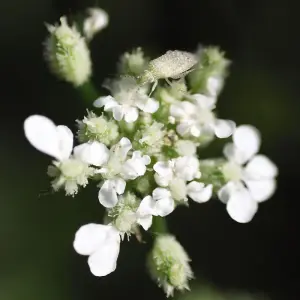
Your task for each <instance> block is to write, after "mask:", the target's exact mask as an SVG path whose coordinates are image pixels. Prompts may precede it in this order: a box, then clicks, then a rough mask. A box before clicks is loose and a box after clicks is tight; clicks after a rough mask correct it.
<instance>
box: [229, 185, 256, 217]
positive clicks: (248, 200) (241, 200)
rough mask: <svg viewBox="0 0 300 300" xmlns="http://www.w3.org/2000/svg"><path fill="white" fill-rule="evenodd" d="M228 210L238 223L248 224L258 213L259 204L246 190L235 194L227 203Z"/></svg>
mask: <svg viewBox="0 0 300 300" xmlns="http://www.w3.org/2000/svg"><path fill="white" fill-rule="evenodd" d="M226 209H227V212H228V214H229V215H230V217H231V218H232V219H233V220H235V221H236V222H239V223H248V222H250V221H251V220H252V218H253V217H254V215H255V213H256V212H257V209H258V204H257V202H256V201H255V200H254V199H253V198H252V197H251V196H250V194H249V192H248V191H247V190H246V189H244V190H242V191H239V192H236V193H233V195H232V196H231V197H230V199H229V200H228V202H227V205H226Z"/></svg>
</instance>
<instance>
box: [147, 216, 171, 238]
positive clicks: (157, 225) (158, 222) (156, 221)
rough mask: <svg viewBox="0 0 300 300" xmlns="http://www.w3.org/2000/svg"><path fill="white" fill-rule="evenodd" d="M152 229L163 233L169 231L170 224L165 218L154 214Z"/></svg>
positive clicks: (154, 232) (155, 232) (153, 231)
mask: <svg viewBox="0 0 300 300" xmlns="http://www.w3.org/2000/svg"><path fill="white" fill-rule="evenodd" d="M151 231H152V233H153V234H155V235H158V234H163V233H167V232H168V226H167V222H166V219H165V218H162V217H155V216H153V221H152V227H151Z"/></svg>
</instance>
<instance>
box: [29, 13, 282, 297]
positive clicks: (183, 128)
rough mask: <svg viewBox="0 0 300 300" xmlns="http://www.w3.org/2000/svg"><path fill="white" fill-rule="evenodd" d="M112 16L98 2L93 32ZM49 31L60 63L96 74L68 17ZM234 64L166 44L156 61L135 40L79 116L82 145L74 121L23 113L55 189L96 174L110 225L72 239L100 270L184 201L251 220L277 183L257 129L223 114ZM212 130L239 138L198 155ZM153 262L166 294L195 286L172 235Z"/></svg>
mask: <svg viewBox="0 0 300 300" xmlns="http://www.w3.org/2000/svg"><path fill="white" fill-rule="evenodd" d="M107 22H108V17H107V16H106V15H105V14H104V13H103V12H102V11H101V10H91V11H90V16H89V17H88V19H87V20H86V22H85V23H84V32H85V34H86V38H87V39H91V38H92V36H93V35H94V33H95V32H96V31H98V30H100V29H102V28H103V27H105V26H106V24H107ZM49 30H50V32H51V37H50V38H49V41H48V46H47V49H48V54H49V57H48V58H49V61H50V62H51V65H52V66H53V69H54V70H55V71H56V73H57V74H60V76H61V77H62V78H64V79H65V80H67V81H69V82H71V83H73V84H74V85H80V84H82V83H83V82H84V81H85V80H87V78H88V77H89V75H90V73H91V71H90V70H91V63H90V58H89V54H88V53H89V52H88V48H87V45H86V44H85V41H84V39H83V38H82V37H81V36H80V34H79V33H78V32H77V31H76V29H75V27H72V28H70V27H68V25H67V23H66V20H65V19H64V18H62V19H61V25H60V26H56V27H49ZM227 66H228V60H226V59H225V58H224V54H223V53H221V52H220V51H219V50H218V49H217V48H213V47H208V48H202V49H200V51H198V52H197V53H195V54H194V53H189V52H184V51H178V50H175V51H168V52H166V53H165V54H164V55H162V56H160V57H158V58H156V59H154V60H150V61H149V59H148V58H146V57H145V56H144V54H143V51H142V49H141V48H138V49H136V50H133V52H132V53H126V54H124V55H123V56H122V58H121V60H120V62H119V75H120V76H117V77H115V79H113V80H110V81H106V87H107V88H108V90H109V94H108V95H106V96H101V97H99V98H98V99H95V101H94V103H93V105H94V111H92V110H88V111H87V115H86V116H84V117H83V118H82V119H81V120H77V121H76V122H77V134H76V138H77V142H76V146H75V147H73V143H74V136H73V133H72V131H71V130H70V129H69V128H68V127H66V126H63V125H59V126H56V125H55V124H54V123H53V122H52V121H51V120H50V119H48V118H47V117H45V116H41V115H32V116H30V117H28V118H27V119H26V120H25V122H24V131H25V135H26V138H27V139H28V141H29V142H30V143H31V144H32V145H33V146H34V147H35V148H36V149H37V150H39V151H41V152H44V153H45V154H48V155H50V156H51V157H52V158H53V163H52V164H51V166H49V168H48V174H49V175H50V176H51V177H52V187H53V189H54V190H55V191H56V190H59V189H62V190H64V191H65V193H66V195H71V196H74V195H75V194H77V193H78V191H79V188H83V187H85V186H86V185H87V184H88V182H89V180H91V179H92V180H93V181H94V182H97V184H98V185H97V186H98V191H97V192H95V197H97V195H98V200H99V204H100V205H101V206H103V207H104V208H105V210H106V215H105V218H104V219H105V222H104V223H105V224H103V225H102V224H93V223H91V224H87V225H84V226H82V227H81V228H80V229H79V230H78V231H77V233H76V235H75V240H74V248H75V250H76V251H77V252H78V253H79V254H82V255H86V256H88V264H89V267H90V270H91V272H92V273H93V274H94V275H95V276H105V275H107V274H109V273H111V272H113V271H114V270H115V268H116V265H117V258H118V255H119V251H120V244H121V241H122V240H123V239H124V236H127V237H128V238H129V237H130V236H132V235H135V236H136V237H137V238H138V239H139V240H141V239H142V235H143V232H144V231H147V230H149V229H150V228H151V227H152V226H154V225H155V222H154V221H155V220H158V219H162V218H164V217H166V216H167V215H169V214H171V213H172V212H173V211H174V210H175V209H176V208H177V207H179V206H181V205H185V206H189V202H190V201H192V202H195V203H204V202H207V201H209V200H210V199H211V198H212V197H213V196H217V197H218V198H219V199H220V200H221V201H222V202H223V203H225V204H226V208H227V211H228V214H229V216H230V217H231V218H232V219H234V220H235V221H237V222H240V223H246V222H249V221H250V220H251V219H252V218H253V216H254V215H255V213H256V211H257V208H258V203H260V202H262V201H265V200H267V199H268V198H270V197H271V195H272V194H273V192H274V191H275V188H276V180H275V177H276V175H277V168H276V166H275V165H274V164H273V163H272V162H271V161H270V159H268V158H267V157H266V156H264V155H261V154H257V153H258V150H259V147H260V135H259V133H258V130H257V129H256V128H254V127H253V126H250V125H241V126H238V127H236V125H235V123H234V122H233V121H231V120H225V119H222V118H220V117H219V116H217V115H216V111H215V109H216V106H217V97H218V95H219V93H220V91H221V88H222V87H223V85H224V79H225V76H226V67H227ZM215 138H220V139H225V138H232V142H230V143H227V144H226V145H225V148H224V156H225V157H223V158H222V157H221V158H217V159H205V160H201V155H199V153H200V154H201V147H204V146H206V145H208V143H209V142H210V141H212V140H213V139H215ZM199 149H200V151H199ZM155 230H156V229H155V228H152V231H154V232H155ZM149 269H150V272H151V274H152V276H153V277H154V279H155V280H156V281H157V282H158V284H159V285H160V286H162V287H163V289H164V290H165V292H166V294H167V295H172V294H173V291H174V289H178V290H183V289H188V280H189V279H191V277H192V271H191V268H190V266H189V258H188V256H187V254H186V253H185V251H184V249H183V248H182V246H181V245H180V244H179V243H178V242H177V241H176V239H175V238H174V237H173V236H170V235H169V234H167V233H165V234H163V235H158V236H157V237H156V239H155V241H154V246H153V249H152V251H151V253H150V255H149Z"/></svg>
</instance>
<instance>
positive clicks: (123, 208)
mask: <svg viewBox="0 0 300 300" xmlns="http://www.w3.org/2000/svg"><path fill="white" fill-rule="evenodd" d="M139 202H140V201H139V200H138V198H137V197H136V196H135V195H134V194H133V193H129V192H128V193H126V194H124V195H122V196H120V198H119V202H118V204H117V205H116V206H114V207H113V208H110V209H108V210H107V215H108V217H109V218H110V219H111V221H112V224H114V226H115V228H116V229H117V230H119V231H120V234H121V237H122V238H123V237H124V235H125V234H127V236H128V237H129V236H130V235H131V234H132V233H134V232H135V231H136V227H137V218H138V217H137V214H136V211H137V209H138V207H139Z"/></svg>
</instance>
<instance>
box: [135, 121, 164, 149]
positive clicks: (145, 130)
mask: <svg viewBox="0 0 300 300" xmlns="http://www.w3.org/2000/svg"><path fill="white" fill-rule="evenodd" d="M163 127H164V125H163V124H162V123H158V122H155V121H154V122H153V123H152V124H151V123H150V124H147V125H145V126H143V127H142V128H141V130H139V131H137V132H136V134H135V137H134V138H135V140H136V142H137V143H136V144H137V145H136V147H137V148H139V149H142V151H143V152H144V153H147V154H149V155H156V154H160V153H161V148H162V146H163V145H164V142H165V140H164V138H165V136H166V130H164V129H163Z"/></svg>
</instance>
